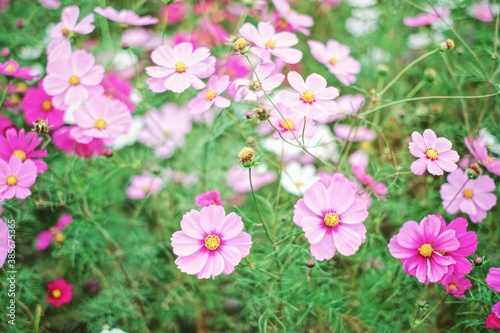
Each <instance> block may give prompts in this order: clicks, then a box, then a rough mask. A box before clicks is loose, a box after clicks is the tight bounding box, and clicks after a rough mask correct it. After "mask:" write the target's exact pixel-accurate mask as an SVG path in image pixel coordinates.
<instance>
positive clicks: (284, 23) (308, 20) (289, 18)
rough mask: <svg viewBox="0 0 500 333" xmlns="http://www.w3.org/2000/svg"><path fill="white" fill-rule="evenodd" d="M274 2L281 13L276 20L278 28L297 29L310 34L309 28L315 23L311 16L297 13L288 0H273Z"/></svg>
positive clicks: (307, 34)
mask: <svg viewBox="0 0 500 333" xmlns="http://www.w3.org/2000/svg"><path fill="white" fill-rule="evenodd" d="M273 4H274V7H276V10H277V11H278V14H279V15H278V17H277V19H278V20H276V21H277V22H276V28H278V29H280V30H287V31H289V30H291V31H295V30H296V31H299V32H301V33H303V34H304V35H306V36H309V30H308V29H307V28H310V27H312V25H313V24H314V20H313V18H312V17H311V16H308V15H304V14H299V13H297V12H296V11H294V10H293V9H292V8H291V7H290V4H289V3H288V1H287V0H273ZM288 28H289V29H288Z"/></svg>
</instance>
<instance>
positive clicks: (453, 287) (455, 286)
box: [448, 283, 457, 291]
mask: <svg viewBox="0 0 500 333" xmlns="http://www.w3.org/2000/svg"><path fill="white" fill-rule="evenodd" d="M448 289H450V291H451V290H455V289H457V285H456V284H454V283H450V284H449V285H448Z"/></svg>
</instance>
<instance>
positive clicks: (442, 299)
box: [408, 293, 448, 332]
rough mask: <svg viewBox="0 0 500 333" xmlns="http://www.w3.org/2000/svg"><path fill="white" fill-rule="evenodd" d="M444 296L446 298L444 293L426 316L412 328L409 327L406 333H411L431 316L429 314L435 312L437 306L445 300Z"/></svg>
mask: <svg viewBox="0 0 500 333" xmlns="http://www.w3.org/2000/svg"><path fill="white" fill-rule="evenodd" d="M446 296H448V293H445V294H444V296H443V297H441V299H440V300H439V302H437V303H436V305H434V306H433V307H432V309H430V310H429V311H428V312H427V313H426V314H425V316H424V317H423V318H422V319H421V320H420V321H419V322H418V323H416V324H415V325H414V326H411V327H410V329H409V330H408V332H411V331H413V329H414V328H416V327H417V326H418V325H420V324H422V323H423V322H424V321H425V320H426V319H427V317H429V316H430V315H431V313H433V312H434V310H436V308H437V307H438V305H439V304H441V303H442V302H443V301H444V299H445V298H446Z"/></svg>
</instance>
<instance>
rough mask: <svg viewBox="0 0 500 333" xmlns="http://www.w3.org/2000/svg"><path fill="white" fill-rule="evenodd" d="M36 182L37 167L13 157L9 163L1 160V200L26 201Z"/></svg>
mask: <svg viewBox="0 0 500 333" xmlns="http://www.w3.org/2000/svg"><path fill="white" fill-rule="evenodd" d="M35 181H36V165H35V163H34V162H33V161H31V160H26V161H25V162H24V163H23V161H22V160H21V159H20V158H19V157H16V156H12V157H11V158H10V160H9V163H7V162H5V161H4V160H1V159H0V199H12V198H14V197H16V198H17V199H26V198H27V197H29V196H30V195H31V191H30V187H31V186H33V184H35Z"/></svg>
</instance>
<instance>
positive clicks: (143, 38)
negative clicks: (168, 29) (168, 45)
mask: <svg viewBox="0 0 500 333" xmlns="http://www.w3.org/2000/svg"><path fill="white" fill-rule="evenodd" d="M151 38H153V32H152V31H151V30H149V29H146V28H130V29H127V30H125V31H124V32H123V34H122V43H121V47H122V48H128V47H144V46H145V45H146V43H147V42H148V41H149V40H150V39H151Z"/></svg>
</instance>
